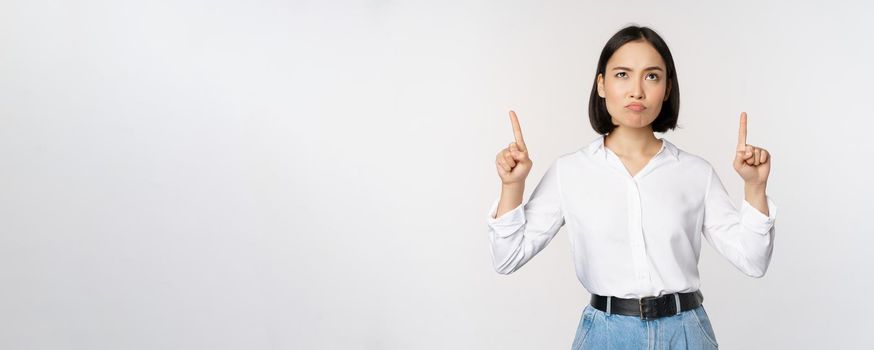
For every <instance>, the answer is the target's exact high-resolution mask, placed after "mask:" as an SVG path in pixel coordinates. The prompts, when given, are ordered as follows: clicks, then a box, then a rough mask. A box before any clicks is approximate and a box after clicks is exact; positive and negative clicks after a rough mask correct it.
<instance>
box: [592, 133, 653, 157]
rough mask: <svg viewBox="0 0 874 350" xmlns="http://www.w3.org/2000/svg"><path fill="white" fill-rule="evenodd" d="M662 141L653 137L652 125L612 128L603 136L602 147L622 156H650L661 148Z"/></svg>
mask: <svg viewBox="0 0 874 350" xmlns="http://www.w3.org/2000/svg"><path fill="white" fill-rule="evenodd" d="M661 146H662V141H659V139H658V138H656V137H655V135H654V134H653V131H652V127H646V128H624V127H622V126H619V127H617V128H616V129H613V131H611V132H610V133H609V134H607V136H605V137H604V147H608V148H610V150H611V151H613V153H616V154H617V155H620V156H624V157H647V156H652V155H653V154H655V153H657V152H658V150H659V149H661Z"/></svg>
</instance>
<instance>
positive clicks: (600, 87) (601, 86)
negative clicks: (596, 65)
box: [598, 74, 606, 98]
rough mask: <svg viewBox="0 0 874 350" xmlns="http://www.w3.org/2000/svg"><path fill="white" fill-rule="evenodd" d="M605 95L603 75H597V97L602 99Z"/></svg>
mask: <svg viewBox="0 0 874 350" xmlns="http://www.w3.org/2000/svg"><path fill="white" fill-rule="evenodd" d="M605 95H606V94H605V93H604V75H603V74H598V96H601V98H604V97H605Z"/></svg>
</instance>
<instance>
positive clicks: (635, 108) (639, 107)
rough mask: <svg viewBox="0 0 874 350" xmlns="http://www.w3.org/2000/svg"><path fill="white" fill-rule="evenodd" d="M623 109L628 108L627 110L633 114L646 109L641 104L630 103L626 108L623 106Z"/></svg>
mask: <svg viewBox="0 0 874 350" xmlns="http://www.w3.org/2000/svg"><path fill="white" fill-rule="evenodd" d="M625 108H628V109H630V110H632V111H635V112H640V111H642V110H644V109H646V107H644V106H643V105H641V104H637V103H632V104H630V105H627V106H625Z"/></svg>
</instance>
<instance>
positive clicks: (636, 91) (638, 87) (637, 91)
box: [628, 81, 646, 100]
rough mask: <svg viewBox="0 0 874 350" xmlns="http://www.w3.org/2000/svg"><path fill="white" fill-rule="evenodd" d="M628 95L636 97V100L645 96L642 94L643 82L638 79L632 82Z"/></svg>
mask: <svg viewBox="0 0 874 350" xmlns="http://www.w3.org/2000/svg"><path fill="white" fill-rule="evenodd" d="M628 97H630V98H632V99H637V100H640V99H643V98H644V97H646V96H645V95H644V94H643V83H642V82H640V81H635V82H634V83H632V86H631V92H630V95H629V96H628Z"/></svg>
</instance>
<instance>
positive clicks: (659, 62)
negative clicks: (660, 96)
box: [607, 40, 665, 70]
mask: <svg viewBox="0 0 874 350" xmlns="http://www.w3.org/2000/svg"><path fill="white" fill-rule="evenodd" d="M615 66H622V67H628V68H632V69H635V70H637V69H638V68H640V69H642V68H644V67H650V66H659V67H662V68H664V67H665V61H664V60H663V59H662V55H660V54H659V52H658V51H656V49H655V47H653V46H652V44H650V43H649V42H648V41H646V40H639V41H631V42H627V43H625V44H624V45H622V46H621V47H619V49H618V50H616V52H614V53H613V56H611V57H610V59H609V60H607V69H608V70H609V69H610V68H611V67H615Z"/></svg>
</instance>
